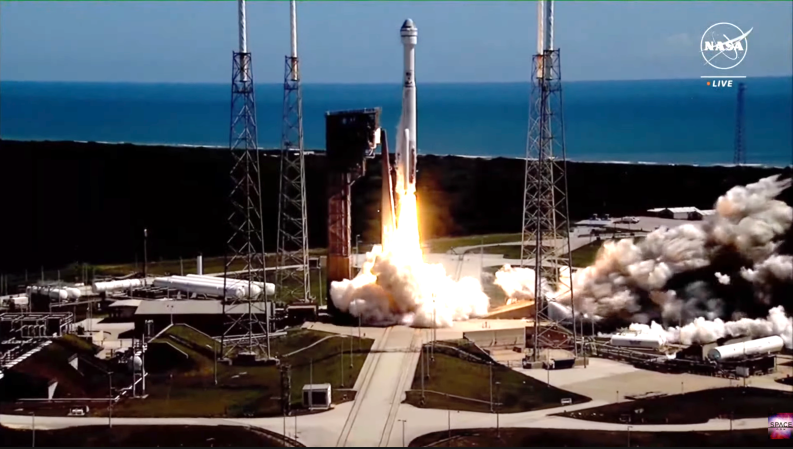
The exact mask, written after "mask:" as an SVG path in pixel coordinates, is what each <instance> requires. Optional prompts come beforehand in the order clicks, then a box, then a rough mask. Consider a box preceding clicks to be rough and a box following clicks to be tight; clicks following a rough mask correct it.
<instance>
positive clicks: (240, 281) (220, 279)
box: [186, 274, 275, 295]
mask: <svg viewBox="0 0 793 449" xmlns="http://www.w3.org/2000/svg"><path fill="white" fill-rule="evenodd" d="M186 277H187V278H190V279H202V280H205V281H209V282H212V283H216V284H222V283H223V282H224V281H223V277H220V276H200V275H197V274H188V275H187V276H186ZM231 284H234V285H241V286H243V287H246V288H247V286H248V281H246V280H243V279H232V278H228V280H227V281H226V285H231ZM253 285H255V286H257V287H259V292H258V293H257V294H259V293H261V289H262V288H264V286H265V285H266V286H267V294H268V295H273V294H275V284H272V283H270V282H267V283H264V282H253ZM254 291H256V290H254Z"/></svg>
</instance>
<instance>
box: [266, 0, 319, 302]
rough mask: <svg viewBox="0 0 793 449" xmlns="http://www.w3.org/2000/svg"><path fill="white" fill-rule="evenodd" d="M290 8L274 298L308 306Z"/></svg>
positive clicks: (299, 97) (299, 101)
mask: <svg viewBox="0 0 793 449" xmlns="http://www.w3.org/2000/svg"><path fill="white" fill-rule="evenodd" d="M295 3H296V2H295V0H292V1H291V2H290V5H289V12H290V31H291V53H290V54H289V55H288V56H286V58H285V66H284V109H283V123H282V124H281V189H280V196H279V202H278V256H277V257H278V262H277V263H278V270H276V290H275V291H276V295H277V298H278V299H279V300H281V301H285V302H292V301H295V300H297V301H299V302H308V301H309V297H310V291H309V288H310V285H311V284H310V281H309V267H308V225H307V222H306V215H307V213H306V176H305V165H304V164H305V158H304V154H303V94H302V90H301V87H300V65H299V60H298V57H297V12H296V10H295V9H296V5H295Z"/></svg>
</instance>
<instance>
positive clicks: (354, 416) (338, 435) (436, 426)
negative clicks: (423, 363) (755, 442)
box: [0, 320, 768, 447]
mask: <svg viewBox="0 0 793 449" xmlns="http://www.w3.org/2000/svg"><path fill="white" fill-rule="evenodd" d="M513 321H515V320H501V324H504V325H505V326H506V325H507V324H510V323H512V322H513ZM499 323H500V321H499V320H495V321H493V322H492V324H491V325H490V326H489V327H491V328H496V327H498V328H501V327H502V326H500V325H499V326H496V324H499ZM515 323H516V324H515V325H520V322H519V321H515ZM312 326H314V327H315V328H320V327H323V326H324V327H328V330H329V331H333V330H334V329H331V328H335V326H332V325H320V324H316V323H315V324H313V325H312ZM481 326H482V324H481V323H480V322H479V320H476V321H475V322H465V323H455V328H452V329H448V330H443V329H439V330H438V338H439V339H445V338H450V337H456V338H459V336H458V335H457V334H458V333H461V332H463V331H464V330H466V329H468V328H469V327H470V328H479V327H481ZM507 327H509V326H507ZM344 329H345V330H346V331H348V332H349V333H353V332H354V331H355V329H353V328H344ZM335 330H336V331H338V329H335ZM362 331H363V332H364V333H366V334H367V335H368V336H370V337H375V343H374V345H373V348H374V349H382V350H390V351H395V352H382V351H377V352H373V353H372V354H370V355H369V357H367V360H366V362H365V364H364V368H363V369H362V371H361V375H360V376H359V379H358V382H356V390H357V391H358V394H357V398H356V401H354V402H352V403H350V402H348V403H344V404H340V405H338V406H336V407H335V408H334V409H333V410H330V411H328V412H325V413H319V414H316V415H309V416H301V417H298V418H297V419H295V418H294V417H289V418H287V419H283V418H280V417H276V418H241V419H221V418H113V424H114V425H210V426H217V425H240V426H251V427H260V428H264V429H267V430H269V431H272V432H276V433H285V434H286V435H287V436H289V437H291V438H295V439H297V440H298V441H299V442H301V443H303V444H305V445H306V446H310V447H315V446H317V447H327V446H330V445H334V444H336V445H338V446H348V447H354V446H357V447H363V446H367V447H373V446H379V447H384V446H389V447H396V446H401V445H402V439H403V429H404V438H405V442H410V441H411V440H413V439H415V438H417V437H418V436H421V435H423V434H426V433H429V432H437V431H443V430H447V429H448V428H449V425H451V428H453V429H464V428H474V427H495V425H496V419H498V420H499V424H500V425H501V426H503V427H532V428H552V429H573V428H574V429H591V430H626V429H627V427H626V426H625V425H622V424H608V423H598V422H591V421H582V420H575V419H571V418H562V417H552V416H548V415H550V414H554V413H559V412H562V411H573V410H577V409H585V408H590V407H597V406H601V405H605V404H608V403H610V402H612V401H610V400H605V399H601V400H594V401H591V402H588V403H586V404H579V405H576V406H566V407H558V408H554V409H548V410H539V411H533V412H525V413H513V414H506V415H498V418H497V417H496V415H495V414H489V413H472V412H455V411H451V412H447V411H444V410H433V409H419V408H416V407H413V406H411V405H408V404H401V402H402V401H403V399H404V392H405V391H406V390H407V389H409V388H410V386H411V385H410V384H411V381H412V379H413V376H414V373H415V370H416V366H417V364H418V357H419V352H417V351H410V350H409V349H410V348H411V347H418V346H420V345H421V342H422V340H426V339H424V338H423V336H424V334H422V332H424V331H421V330H416V329H410V328H407V327H403V326H396V327H391V328H388V329H385V330H382V329H374V328H363V329H362ZM425 333H426V332H425ZM447 334H448V335H447ZM452 334H454V335H452ZM402 420H404V421H406V422H405V423H404V425H403V423H402V422H401V421H402ZM0 422H2V423H3V425H5V426H9V427H18V428H30V426H31V424H32V422H31V417H30V416H25V415H0ZM107 422H108V420H107V418H88V417H86V418H77V417H47V416H37V417H36V428H38V429H57V428H64V427H74V426H89V425H106V424H107ZM767 425H768V420H767V418H755V419H744V420H736V421H733V428H734V429H759V428H766V427H767ZM729 426H730V423H729V421H728V420H711V421H709V422H707V423H702V424H691V425H634V426H632V427H631V429H632V430H634V431H653V432H673V431H693V430H700V431H707V430H710V431H712V430H728V429H729V428H730V427H729Z"/></svg>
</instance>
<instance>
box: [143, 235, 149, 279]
mask: <svg viewBox="0 0 793 449" xmlns="http://www.w3.org/2000/svg"><path fill="white" fill-rule="evenodd" d="M148 246H149V231H148V230H147V229H146V228H143V281H144V282H146V278H147V276H148V272H147V271H146V269H147V267H148V265H149V264H148V261H149V254H148V253H149V248H148Z"/></svg>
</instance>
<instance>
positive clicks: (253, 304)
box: [221, 0, 270, 359]
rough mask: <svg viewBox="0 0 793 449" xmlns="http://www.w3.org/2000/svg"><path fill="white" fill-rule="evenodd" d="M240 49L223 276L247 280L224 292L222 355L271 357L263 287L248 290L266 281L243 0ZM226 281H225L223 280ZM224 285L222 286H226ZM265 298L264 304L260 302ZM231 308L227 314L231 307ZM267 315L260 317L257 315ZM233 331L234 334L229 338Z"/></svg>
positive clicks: (234, 85)
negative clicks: (237, 290) (239, 290)
mask: <svg viewBox="0 0 793 449" xmlns="http://www.w3.org/2000/svg"><path fill="white" fill-rule="evenodd" d="M237 6H238V13H239V51H235V52H234V53H233V62H232V75H231V129H230V135H229V147H230V149H231V154H232V156H233V160H232V164H233V165H232V169H231V183H232V188H231V194H230V195H229V202H230V209H231V211H230V214H229V217H228V221H229V226H230V233H231V236H230V237H229V239H228V241H227V250H226V261H225V262H226V263H225V270H224V271H225V272H224V280H225V279H228V273H229V272H230V271H243V274H242V275H241V276H240V279H243V280H244V281H247V282H248V288H247V289H246V291H245V294H244V295H233V296H232V297H226V296H225V293H224V298H223V317H224V320H225V322H226V330H225V331H224V333H223V336H222V337H221V353H222V356H223V357H225V358H230V357H233V356H236V355H240V354H244V355H246V356H247V357H266V358H267V359H269V358H270V336H269V333H268V331H269V329H270V326H269V320H270V315H269V313H265V311H266V310H269V309H270V307H268V305H269V304H268V302H269V301H268V298H267V293H266V291H267V289H266V288H262V289H261V290H262V293H261V294H259V295H252V294H251V291H252V290H253V289H252V288H251V285H252V284H253V283H254V282H265V270H264V268H265V261H264V239H263V234H264V232H263V224H262V199H261V193H260V188H261V177H260V174H259V151H258V146H257V131H256V98H255V96H254V84H253V70H252V67H251V54H250V53H249V52H248V45H247V34H246V29H245V0H238V2H237ZM232 267H233V269H232ZM224 287H226V282H225V281H224ZM226 291H228V290H227V289H226V288H224V292H226ZM262 300H263V301H264V305H263V304H262ZM230 309H234V310H235V312H242V313H234V314H229V313H228V312H229V310H230ZM262 316H265V322H264V323H263V322H262V321H261V319H260V317H262ZM229 337H233V338H229Z"/></svg>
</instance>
